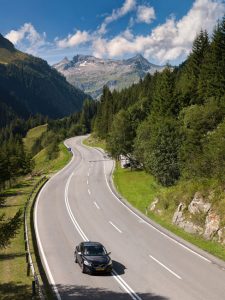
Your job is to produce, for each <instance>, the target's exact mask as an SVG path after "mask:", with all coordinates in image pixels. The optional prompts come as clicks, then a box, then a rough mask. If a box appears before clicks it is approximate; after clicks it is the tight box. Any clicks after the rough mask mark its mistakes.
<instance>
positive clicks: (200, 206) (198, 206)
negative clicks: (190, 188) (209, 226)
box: [188, 192, 211, 214]
mask: <svg viewBox="0 0 225 300" xmlns="http://www.w3.org/2000/svg"><path fill="white" fill-rule="evenodd" d="M210 208H211V203H209V202H205V200H204V198H203V196H202V194H201V193H199V192H196V193H195V195H194V198H193V200H192V201H191V203H190V204H189V205H188V210H189V212H190V213H191V214H197V213H201V212H202V213H207V212H208V211H209V210H210Z"/></svg>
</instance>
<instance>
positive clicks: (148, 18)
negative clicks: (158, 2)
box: [137, 5, 155, 24]
mask: <svg viewBox="0 0 225 300" xmlns="http://www.w3.org/2000/svg"><path fill="white" fill-rule="evenodd" d="M154 19H155V10H154V8H153V7H150V6H145V5H139V6H138V9H137V22H140V23H141V22H143V23H147V24H150V23H151V22H152V21H153V20H154Z"/></svg>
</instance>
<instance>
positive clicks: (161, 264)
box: [149, 255, 182, 279]
mask: <svg viewBox="0 0 225 300" xmlns="http://www.w3.org/2000/svg"><path fill="white" fill-rule="evenodd" d="M149 257H151V258H152V259H153V260H154V261H155V262H157V263H158V264H159V265H160V266H162V267H163V268H165V269H166V270H167V271H168V272H170V273H171V274H173V275H174V276H175V277H177V278H178V279H182V278H181V277H180V276H179V275H177V274H176V273H175V272H173V271H172V270H170V269H169V268H168V267H167V266H165V265H164V264H163V263H161V262H160V261H158V260H157V259H156V258H155V257H153V256H151V255H149Z"/></svg>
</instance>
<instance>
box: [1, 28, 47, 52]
mask: <svg viewBox="0 0 225 300" xmlns="http://www.w3.org/2000/svg"><path fill="white" fill-rule="evenodd" d="M5 37H6V38H7V39H9V40H10V41H11V42H12V43H13V44H15V45H16V46H18V47H19V48H20V49H21V50H25V49H26V52H28V53H31V54H36V53H38V51H39V50H40V49H41V48H42V47H43V46H45V45H47V44H48V43H47V42H46V33H45V32H44V33H42V34H40V33H38V32H37V30H36V29H35V28H34V26H33V25H32V24H31V23H25V24H24V25H23V26H21V27H20V28H19V29H18V30H11V31H10V32H9V33H7V34H6V36H5Z"/></svg>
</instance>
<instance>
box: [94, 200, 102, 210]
mask: <svg viewBox="0 0 225 300" xmlns="http://www.w3.org/2000/svg"><path fill="white" fill-rule="evenodd" d="M93 203H94V205H95V206H96V207H97V209H100V207H99V206H98V204H97V203H96V202H95V201H94V202H93Z"/></svg>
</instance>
